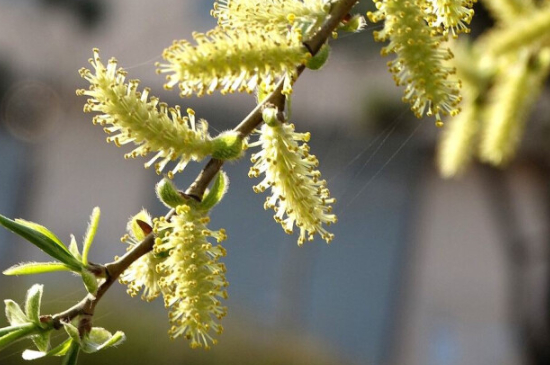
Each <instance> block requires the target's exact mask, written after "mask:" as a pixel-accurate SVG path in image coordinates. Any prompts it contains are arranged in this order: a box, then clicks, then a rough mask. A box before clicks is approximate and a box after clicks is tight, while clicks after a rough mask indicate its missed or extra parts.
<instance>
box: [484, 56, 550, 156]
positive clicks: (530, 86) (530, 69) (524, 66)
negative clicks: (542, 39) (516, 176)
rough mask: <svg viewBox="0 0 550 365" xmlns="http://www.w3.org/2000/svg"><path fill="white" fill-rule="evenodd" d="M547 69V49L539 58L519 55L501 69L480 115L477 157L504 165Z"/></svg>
mask: <svg viewBox="0 0 550 365" xmlns="http://www.w3.org/2000/svg"><path fill="white" fill-rule="evenodd" d="M549 66H550V49H548V48H547V49H545V50H544V51H543V52H541V53H540V54H539V55H536V56H531V55H529V54H527V53H523V54H522V55H521V56H520V57H518V59H517V60H516V61H515V62H514V63H512V64H511V65H510V66H509V67H507V68H505V69H503V70H502V71H501V72H500V73H499V74H498V75H497V79H496V81H495V84H494V86H493V93H492V95H491V103H490V105H489V107H488V109H487V112H486V114H485V115H484V119H485V121H484V130H483V138H482V141H481V145H480V158H481V159H482V160H483V161H485V162H488V163H491V164H493V165H496V166H502V165H504V164H506V163H507V162H508V161H509V160H510V159H511V158H512V157H513V155H514V153H515V151H516V149H517V147H518V144H519V141H520V139H521V136H522V133H523V128H524V124H525V122H526V119H527V118H528V111H529V110H530V108H531V106H532V105H533V103H534V102H535V101H536V99H537V96H538V94H539V93H540V90H541V87H542V84H543V82H544V80H545V78H546V76H547V74H548V71H549Z"/></svg>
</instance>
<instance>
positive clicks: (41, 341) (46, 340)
mask: <svg viewBox="0 0 550 365" xmlns="http://www.w3.org/2000/svg"><path fill="white" fill-rule="evenodd" d="M51 333H52V330H49V331H43V332H42V333H39V334H37V335H36V336H33V337H32V342H34V345H35V346H36V348H37V349H38V350H39V351H44V352H46V351H48V347H50V335H51Z"/></svg>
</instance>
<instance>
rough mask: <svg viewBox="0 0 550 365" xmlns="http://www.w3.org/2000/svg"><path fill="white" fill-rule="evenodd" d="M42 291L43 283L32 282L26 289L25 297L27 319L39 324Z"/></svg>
mask: <svg viewBox="0 0 550 365" xmlns="http://www.w3.org/2000/svg"><path fill="white" fill-rule="evenodd" d="M43 291H44V286H43V285H40V284H34V285H33V286H31V288H30V289H29V290H28V291H27V298H26V300H25V313H26V314H27V317H28V318H29V320H30V321H31V322H33V323H35V324H36V325H40V302H41V301H42V293H43Z"/></svg>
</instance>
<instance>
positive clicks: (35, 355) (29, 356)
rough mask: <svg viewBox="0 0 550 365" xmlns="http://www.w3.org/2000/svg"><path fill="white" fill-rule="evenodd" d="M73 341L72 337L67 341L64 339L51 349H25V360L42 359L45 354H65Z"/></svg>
mask: <svg viewBox="0 0 550 365" xmlns="http://www.w3.org/2000/svg"><path fill="white" fill-rule="evenodd" d="M72 343H73V339H72V338H68V339H66V340H65V341H63V342H62V343H61V344H59V345H58V346H56V347H54V348H53V349H51V350H50V351H48V352H46V351H35V350H25V351H23V359H24V360H36V359H40V358H42V357H45V356H63V355H65V354H66V353H67V352H68V351H69V349H70V348H71V344H72Z"/></svg>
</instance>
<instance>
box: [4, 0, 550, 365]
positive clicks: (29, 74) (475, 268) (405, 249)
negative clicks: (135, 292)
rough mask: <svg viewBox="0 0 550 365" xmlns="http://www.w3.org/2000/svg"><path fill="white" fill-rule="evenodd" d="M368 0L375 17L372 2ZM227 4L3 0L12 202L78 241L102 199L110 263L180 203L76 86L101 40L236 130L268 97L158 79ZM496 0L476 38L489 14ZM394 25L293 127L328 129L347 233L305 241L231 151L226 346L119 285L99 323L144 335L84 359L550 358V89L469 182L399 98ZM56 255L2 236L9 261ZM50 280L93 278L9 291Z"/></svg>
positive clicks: (332, 66) (368, 36)
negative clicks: (292, 232)
mask: <svg viewBox="0 0 550 365" xmlns="http://www.w3.org/2000/svg"><path fill="white" fill-rule="evenodd" d="M362 3H365V4H361V5H360V6H358V9H359V10H361V12H364V11H366V10H367V8H368V7H369V6H371V4H370V2H365V1H363V2H362ZM211 6H212V1H205V0H185V1H184V0H158V1H144V0H111V1H108V0H0V213H2V214H4V215H6V216H9V217H24V218H25V219H28V220H31V221H35V222H39V223H41V224H43V225H45V226H47V227H49V228H50V229H52V230H53V231H54V232H55V233H56V234H57V235H58V236H59V237H60V238H61V239H62V240H64V241H65V242H68V240H69V236H70V234H71V233H73V234H75V236H76V237H77V238H78V239H80V238H81V237H82V236H83V234H84V231H85V229H86V225H87V220H88V217H89V214H90V213H91V211H92V209H93V207H94V206H99V207H101V210H102V217H101V221H100V226H99V233H98V235H97V238H96V242H95V245H94V246H93V248H92V253H91V259H92V260H93V261H95V262H100V263H103V262H108V261H111V260H112V259H113V257H114V256H115V255H117V254H121V253H122V252H124V250H125V247H124V245H122V244H120V242H119V238H120V236H122V235H123V234H124V231H125V225H126V222H127V219H128V218H129V217H130V216H132V215H133V214H135V213H136V212H138V211H139V210H140V209H141V208H142V207H145V208H147V209H148V210H149V211H150V212H152V213H153V214H158V215H161V214H164V209H163V208H162V207H161V206H160V204H159V203H158V202H157V201H156V198H155V196H154V190H153V186H154V184H155V183H156V182H157V181H158V180H159V177H158V176H157V175H155V173H154V171H152V170H145V169H143V167H142V165H143V163H144V162H145V161H144V160H135V161H126V160H124V158H123V153H124V152H127V149H119V148H116V147H115V146H114V145H107V144H106V143H105V135H104V133H103V132H102V130H101V128H99V127H96V126H93V125H92V123H91V118H92V116H91V115H86V114H84V113H82V106H83V104H84V102H85V98H83V97H77V96H76V95H75V89H77V88H82V87H87V85H86V82H85V81H84V80H82V79H81V78H80V77H79V75H78V72H77V71H78V69H79V68H81V67H83V66H88V63H87V60H88V58H90V57H91V56H92V48H93V47H98V48H99V49H100V50H101V55H102V57H103V59H104V60H107V59H108V58H110V57H113V56H114V57H116V58H117V59H118V60H119V63H120V65H121V66H123V67H124V68H126V69H127V71H128V73H129V78H139V79H140V80H142V84H143V85H147V86H150V87H151V88H152V89H153V94H154V95H158V96H160V97H161V99H162V100H164V101H166V102H168V103H169V104H171V105H173V104H179V105H182V106H184V107H192V108H194V109H195V111H196V113H197V115H198V116H200V117H203V118H205V119H207V120H208V121H209V123H210V125H211V128H212V129H213V130H214V131H216V130H217V131H222V130H225V129H229V128H231V127H232V126H234V125H236V124H237V123H238V122H239V121H240V120H241V119H242V118H243V117H244V116H246V114H248V112H249V110H251V109H252V108H253V107H254V99H253V97H251V96H249V95H231V96H227V97H223V98H222V97H220V96H219V95H215V96H212V97H207V98H200V99H197V98H190V99H185V100H181V99H179V98H178V96H177V94H176V93H169V92H166V91H164V90H163V88H162V83H163V81H164V80H163V78H162V77H159V76H158V75H156V74H155V72H154V70H155V67H154V62H155V61H160V60H161V59H160V56H159V55H160V54H161V52H162V50H163V49H164V48H165V47H167V46H169V45H170V44H171V42H172V40H174V39H180V38H186V39H189V38H191V32H192V31H193V30H196V31H202V32H204V31H206V30H208V29H210V28H212V27H213V26H214V25H215V21H214V20H213V19H212V18H211V17H210V16H209V10H210V8H211ZM477 9H478V13H479V15H478V17H477V18H475V24H474V25H473V27H474V33H475V30H476V29H481V28H483V27H484V26H486V25H487V24H489V23H488V20H487V18H486V17H485V16H484V14H483V10H482V9H481V8H480V7H477ZM376 28H377V26H376V25H368V27H367V29H366V30H365V31H364V32H362V33H359V34H352V35H344V36H342V37H341V38H340V39H339V40H338V41H337V42H333V50H334V52H333V54H332V55H331V58H330V60H329V63H328V64H327V65H326V66H325V67H324V68H323V69H322V70H321V71H317V72H311V71H309V72H305V73H304V75H303V76H302V77H301V78H300V80H299V82H298V83H297V85H296V88H295V95H294V98H293V101H294V102H293V114H292V121H293V122H294V123H295V124H296V125H297V130H299V131H306V130H309V131H311V133H312V141H311V143H310V145H311V147H312V152H313V153H315V154H316V155H317V156H318V158H319V160H320V163H321V165H320V170H321V171H322V173H323V175H324V177H325V178H326V179H327V180H328V182H329V188H330V189H331V192H332V195H334V196H335V197H336V198H337V200H338V203H337V204H336V205H335V212H336V213H337V215H338V216H339V222H338V224H337V225H336V226H334V229H333V232H334V233H335V234H336V239H335V240H334V241H333V243H331V244H330V245H326V244H325V243H324V242H322V241H319V240H317V241H315V242H312V243H308V244H306V245H304V246H303V247H297V245H296V237H291V236H287V235H285V234H284V233H282V230H281V229H280V227H279V226H278V225H277V224H276V223H274V222H273V220H272V212H266V211H264V210H263V207H262V205H263V201H264V199H265V197H264V196H260V195H256V194H254V193H253V191H252V188H251V186H252V185H253V184H254V183H255V181H254V180H251V179H249V178H248V177H247V171H248V168H249V166H250V163H249V161H248V158H243V159H242V160H241V161H239V162H237V163H234V164H228V165H227V166H226V171H227V173H228V174H229V176H230V179H231V187H230V192H229V194H228V195H227V196H226V198H225V199H224V201H223V203H222V204H220V205H219V206H218V207H217V208H216V210H215V211H214V212H213V215H212V223H211V226H212V228H221V227H223V228H225V229H226V230H227V231H228V235H229V239H228V241H226V243H225V247H226V248H227V250H228V256H227V257H226V259H225V263H226V265H227V267H228V273H227V277H228V280H229V282H230V287H229V294H230V299H229V300H228V301H227V302H226V305H227V306H228V307H229V315H228V316H227V318H226V319H224V323H223V324H224V327H225V333H224V334H223V335H222V336H221V338H220V344H219V345H217V346H215V347H214V348H213V349H212V350H210V351H208V352H205V351H202V350H194V351H193V350H190V349H189V348H188V343H187V342H186V341H185V340H182V339H178V340H175V341H170V340H169V339H168V336H167V334H166V331H167V329H168V323H167V318H166V311H165V310H164V308H163V306H162V303H160V301H158V302H153V303H145V302H142V301H141V300H139V299H137V298H135V299H132V298H130V297H129V296H128V295H126V293H125V288H124V287H122V286H119V287H114V288H113V289H112V290H110V291H109V293H108V294H107V295H106V297H105V298H104V299H103V300H102V301H101V303H100V305H99V307H98V310H97V318H96V319H95V325H98V326H103V327H106V328H107V329H109V330H111V331H115V330H123V331H124V332H125V333H126V335H127V336H128V340H127V342H126V343H125V344H124V345H122V346H120V347H119V348H118V349H110V350H107V351H105V352H101V353H99V354H94V355H84V356H82V357H81V360H80V363H81V364H116V363H129V364H186V365H189V364H218V365H222V364H240V365H246V364H262V365H263V364H270V365H271V364H272V365H275V364H286V365H291V364H315V365H323V364H350V365H354V364H389V365H393V364H407V365H459V364H465V365H471V364H484V365H492V364H495V365H496V364H498V365H518V364H531V363H532V364H535V363H536V362H532V360H530V357H529V356H528V355H529V354H530V350H529V346H531V342H532V341H531V340H532V338H531V337H532V336H535V335H536V336H535V337H534V338H535V339H536V341H538V342H539V343H540V341H541V340H540V338H542V339H543V340H542V341H544V336H542V337H540V336H539V335H540V334H541V333H542V334H546V335H547V334H548V333H547V328H548V323H549V321H548V315H547V312H548V309H549V307H548V293H549V290H548V288H549V287H550V285H549V282H548V280H547V277H548V262H549V251H548V249H547V246H548V241H549V231H548V208H549V206H550V205H549V203H550V186H549V185H548V181H549V180H548V177H549V176H550V175H549V174H550V169H549V164H548V162H549V159H548V157H549V155H548V147H547V146H548V143H547V141H549V140H550V139H548V138H545V137H546V136H548V133H547V122H548V117H547V115H548V114H547V113H546V112H545V109H544V100H543V101H542V102H541V103H540V105H539V106H538V107H537V108H536V111H535V113H534V115H533V123H532V125H531V126H530V127H529V130H528V133H527V136H526V138H525V139H524V141H523V144H522V150H521V152H520V154H519V156H518V158H517V159H516V160H515V161H514V162H513V163H512V164H511V165H510V166H509V167H508V168H507V169H506V170H494V169H491V168H488V167H486V166H481V165H475V166H473V167H472V168H471V169H470V170H469V171H468V172H467V173H466V174H465V175H464V176H462V178H461V179H458V180H456V181H445V180H442V179H441V178H440V177H439V176H438V173H437V170H436V167H435V164H434V154H435V151H436V149H435V145H436V140H437V137H438V135H439V133H440V130H437V129H436V128H435V127H434V126H433V121H432V120H416V119H415V118H414V117H411V113H410V112H409V111H408V107H407V106H406V105H404V104H402V103H401V102H400V100H399V99H400V95H401V92H402V90H400V89H398V88H396V87H395V86H394V84H393V81H392V79H391V75H390V74H389V73H388V72H387V70H386V66H385V62H386V61H387V60H386V59H383V58H381V57H380V56H379V50H380V47H381V45H380V44H375V43H374V42H373V40H372V31H373V30H375V29H376ZM543 99H545V100H546V101H548V94H547V93H545V94H544V95H543ZM200 168H201V165H197V166H191V167H189V168H188V169H187V170H186V171H185V173H184V174H182V176H178V177H177V178H176V183H177V184H178V185H179V186H180V187H185V186H187V185H188V184H189V183H190V182H191V181H192V180H193V179H194V177H195V176H196V173H197V172H198V171H199V170H200ZM45 259H46V257H45V256H44V255H43V254H42V253H41V252H39V251H37V250H36V249H35V248H34V246H32V245H30V244H28V243H26V242H23V241H21V240H19V239H18V238H17V237H16V236H15V235H13V234H11V233H9V232H7V231H5V230H2V231H0V267H2V269H5V268H7V267H9V266H11V265H13V264H16V263H18V262H21V261H31V260H45ZM35 282H39V283H44V284H45V295H44V298H43V312H44V313H55V312H59V311H61V310H64V309H66V308H68V307H69V306H71V305H73V304H74V303H76V302H77V301H78V300H80V298H82V296H83V295H84V288H83V287H82V284H81V283H80V282H79V279H78V278H77V277H70V276H67V275H66V274H65V275H57V274H51V275H44V276H37V277H30V278H29V277H15V278H13V277H9V278H8V277H0V293H1V297H2V298H11V299H14V300H16V301H18V302H22V301H23V298H24V295H25V292H26V290H27V289H28V288H29V287H30V286H31V285H32V284H33V283H35ZM5 325H7V322H6V320H5V319H4V318H2V319H0V326H5ZM537 330H540V331H542V332H540V333H538V332H537ZM533 331H534V332H533ZM545 331H546V332H545ZM60 335H61V336H57V337H56V338H55V339H54V342H55V341H60V340H62V338H63V336H62V335H63V334H60ZM530 336H531V337H530ZM537 336H539V337H537ZM546 338H547V337H546ZM542 345H543V347H544V346H547V347H550V346H548V342H542ZM27 346H30V344H29V343H18V344H16V345H14V346H11V347H9V348H7V349H6V350H4V351H3V352H1V353H0V364H2V365H7V364H10V365H11V364H14V365H15V364H22V363H24V360H22V359H21V357H20V353H21V350H22V349H24V348H26V347H27ZM39 361H40V363H42V364H58V363H60V360H59V359H57V358H56V359H48V360H39ZM545 363H546V364H547V363H548V362H540V364H545Z"/></svg>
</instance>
